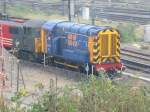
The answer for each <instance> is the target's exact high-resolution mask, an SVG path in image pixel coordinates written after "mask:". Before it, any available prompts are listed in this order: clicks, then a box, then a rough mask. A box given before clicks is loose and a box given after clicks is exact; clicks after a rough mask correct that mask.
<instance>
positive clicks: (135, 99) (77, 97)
mask: <svg viewBox="0 0 150 112" xmlns="http://www.w3.org/2000/svg"><path fill="white" fill-rule="evenodd" d="M52 85H53V86H50V88H49V90H48V91H47V92H45V93H44V94H43V95H42V96H41V97H39V99H38V100H37V101H35V103H33V104H32V105H30V106H28V108H26V109H22V108H21V106H20V104H21V103H20V102H19V103H18V101H17V100H15V102H13V104H15V106H11V105H10V106H8V105H6V103H5V102H4V100H3V98H0V112H56V110H57V112H150V89H149V88H148V87H145V86H137V85H135V84H133V85H132V86H131V85H130V86H129V85H123V84H122V85H121V84H120V85H118V84H115V83H114V82H112V81H111V80H108V79H105V78H102V77H101V78H98V77H94V76H91V77H90V78H89V80H84V81H82V82H79V83H78V84H76V85H74V86H66V87H64V88H57V89H56V87H55V86H54V84H52ZM1 102H2V103H1ZM4 104H5V105H4Z"/></svg>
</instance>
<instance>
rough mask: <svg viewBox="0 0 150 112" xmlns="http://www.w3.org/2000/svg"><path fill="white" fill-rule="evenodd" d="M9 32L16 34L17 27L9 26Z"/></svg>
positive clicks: (17, 31)
mask: <svg viewBox="0 0 150 112" xmlns="http://www.w3.org/2000/svg"><path fill="white" fill-rule="evenodd" d="M9 32H10V33H11V34H18V33H19V28H17V27H10V28H9Z"/></svg>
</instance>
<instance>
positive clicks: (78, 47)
mask: <svg viewBox="0 0 150 112" xmlns="http://www.w3.org/2000/svg"><path fill="white" fill-rule="evenodd" d="M42 28H43V29H45V30H46V31H47V35H46V39H47V50H48V54H49V55H51V56H57V57H61V58H63V59H66V60H70V61H75V62H83V63H89V51H88V38H89V37H90V36H96V35H97V34H98V32H99V31H102V30H106V29H109V28H111V27H103V26H102V27H100V26H93V25H86V24H77V23H73V22H67V21H60V20H56V21H48V22H46V23H45V24H44V25H43V26H42ZM70 34H74V35H76V38H75V39H74V40H73V41H71V45H70V44H68V41H69V39H68V35H70ZM72 43H73V44H72Z"/></svg>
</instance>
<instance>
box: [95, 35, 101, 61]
mask: <svg viewBox="0 0 150 112" xmlns="http://www.w3.org/2000/svg"><path fill="white" fill-rule="evenodd" d="M93 61H94V63H99V61H100V41H99V37H97V38H94V46H93Z"/></svg>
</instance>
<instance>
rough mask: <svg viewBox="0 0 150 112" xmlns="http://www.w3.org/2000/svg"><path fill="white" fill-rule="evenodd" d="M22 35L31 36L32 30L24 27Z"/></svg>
mask: <svg viewBox="0 0 150 112" xmlns="http://www.w3.org/2000/svg"><path fill="white" fill-rule="evenodd" d="M23 29H24V34H27V35H28V34H31V33H32V28H29V27H24V28H23Z"/></svg>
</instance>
